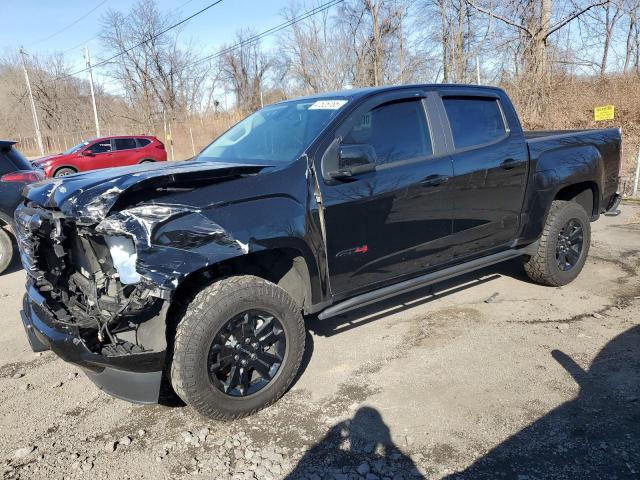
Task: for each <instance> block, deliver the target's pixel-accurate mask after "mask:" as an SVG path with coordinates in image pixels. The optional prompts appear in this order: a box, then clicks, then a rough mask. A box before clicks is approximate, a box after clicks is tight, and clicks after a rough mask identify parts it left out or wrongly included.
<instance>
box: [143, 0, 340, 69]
mask: <svg viewBox="0 0 640 480" xmlns="http://www.w3.org/2000/svg"><path fill="white" fill-rule="evenodd" d="M343 2H344V0H331V1H329V2H327V3H323V4H322V5H319V6H317V7H315V8H312V9H311V10H308V11H306V12H304V13H302V14H300V15H298V16H297V17H294V18H292V19H291V20H287V21H286V22H283V23H281V24H279V25H276V26H274V27H271V28H269V29H267V30H264V31H262V32H260V33H258V34H256V35H252V36H251V37H249V38H246V39H244V40H243V41H241V42H237V43H235V44H233V45H230V46H229V47H225V48H223V49H221V50H218V51H217V52H215V53H212V54H211V55H207V56H205V57H202V58H199V59H198V60H195V61H193V62H191V63H187V64H185V65H183V66H182V67H181V69H180V71H181V72H182V71H184V70H185V69H186V68H189V67H192V66H194V65H197V64H199V63H202V62H206V61H208V60H214V59H216V58H219V57H221V56H222V55H224V54H226V53H229V52H232V51H233V50H236V49H238V48H241V47H243V46H245V45H251V44H252V43H255V42H258V41H259V40H261V39H263V38H264V37H267V36H269V35H273V34H274V33H278V32H279V31H281V30H284V29H286V28H289V27H292V26H293V25H295V24H296V23H300V22H301V21H303V20H306V19H307V18H309V17H312V16H313V15H316V14H318V13H321V12H324V11H326V10H329V9H330V8H332V7H334V6H336V5H339V4H340V3H343ZM175 73H178V71H177V70H174V69H171V70H169V72H168V73H167V76H170V75H172V74H175ZM151 78H153V79H156V80H157V78H158V77H151Z"/></svg>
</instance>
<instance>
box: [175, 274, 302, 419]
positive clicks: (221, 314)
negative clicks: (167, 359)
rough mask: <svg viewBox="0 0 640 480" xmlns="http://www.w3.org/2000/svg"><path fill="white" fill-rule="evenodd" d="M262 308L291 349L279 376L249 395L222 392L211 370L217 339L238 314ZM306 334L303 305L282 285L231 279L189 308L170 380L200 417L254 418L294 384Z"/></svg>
mask: <svg viewBox="0 0 640 480" xmlns="http://www.w3.org/2000/svg"><path fill="white" fill-rule="evenodd" d="M249 309H260V310H264V311H267V312H270V313H272V314H273V315H275V316H276V317H277V318H278V320H279V322H280V324H281V325H282V327H283V330H284V333H285V338H286V351H285V355H284V359H283V361H282V364H281V365H280V367H279V370H278V372H277V374H276V375H275V377H274V378H273V379H272V380H271V381H270V382H269V383H268V384H267V385H266V386H264V387H263V388H262V389H261V390H259V391H257V392H255V393H253V394H252V395H248V396H246V397H231V396H229V395H226V394H225V393H223V392H222V391H220V390H219V389H218V388H216V387H215V386H214V385H213V384H212V382H211V380H210V378H209V373H208V370H207V355H208V353H209V349H210V347H211V344H212V342H213V339H214V337H215V336H216V335H217V333H218V332H219V331H220V330H221V329H222V328H223V326H224V325H225V324H226V323H227V322H228V321H229V320H230V319H231V318H233V317H234V316H236V315H238V314H240V313H242V312H244V311H246V310H249ZM305 337H306V331H305V327H304V321H303V318H302V314H301V309H300V307H299V306H298V305H297V304H296V302H295V301H294V300H293V299H292V298H291V296H290V295H289V294H288V293H287V292H285V291H284V290H283V289H282V288H280V287H278V286H277V285H275V284H273V283H271V282H269V281H267V280H264V279H262V278H259V277H254V276H250V275H242V276H234V277H227V278H224V279H222V280H219V281H217V282H215V283H213V284H211V285H209V286H207V287H206V288H204V289H203V290H201V291H200V292H199V293H198V294H196V296H195V297H194V298H193V300H192V301H191V302H190V303H189V304H188V305H187V307H186V309H185V310H184V313H183V314H182V317H181V318H180V319H179V323H178V325H177V327H176V335H175V341H174V345H173V358H172V361H171V366H170V372H169V374H170V379H171V384H172V386H173V389H174V390H175V392H176V393H177V394H178V396H179V397H180V398H181V399H182V400H183V401H184V402H185V403H186V404H187V405H190V406H191V407H193V408H194V409H195V410H196V411H197V412H199V413H200V414H202V415H204V416H206V417H209V418H213V419H218V420H234V419H237V418H240V417H245V416H248V415H252V414H253V413H255V412H257V411H258V410H261V409H263V408H265V407H267V406H269V405H271V404H272V403H274V402H275V401H276V400H278V399H279V398H280V397H281V396H282V395H283V394H284V393H285V392H286V391H287V389H288V388H289V387H290V386H291V383H292V382H293V380H294V378H295V377H296V374H297V372H298V369H299V368H300V364H301V362H302V357H303V354H304V349H305Z"/></svg>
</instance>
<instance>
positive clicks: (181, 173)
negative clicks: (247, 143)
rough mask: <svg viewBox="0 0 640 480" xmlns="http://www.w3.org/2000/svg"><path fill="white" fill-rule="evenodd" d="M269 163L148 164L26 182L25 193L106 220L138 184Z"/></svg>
mask: <svg viewBox="0 0 640 480" xmlns="http://www.w3.org/2000/svg"><path fill="white" fill-rule="evenodd" d="M266 167H267V166H266V165H256V164H250V163H247V164H240V163H218V162H211V161H198V160H193V161H184V162H170V163H165V162H163V163H162V164H157V163H148V164H142V165H136V166H132V167H120V168H109V169H103V170H94V171H91V172H86V173H79V174H75V175H70V176H67V177H61V178H55V179H51V180H46V181H43V182H38V183H33V184H30V185H27V186H26V187H25V188H24V190H23V195H24V196H25V197H26V198H27V199H28V200H30V201H32V202H35V203H37V204H39V205H41V206H43V207H47V208H57V209H59V210H60V211H62V213H64V214H65V215H66V216H69V217H75V218H76V220H77V221H78V222H80V223H87V224H93V223H98V222H100V221H101V220H103V219H104V218H105V217H106V216H107V215H108V213H109V211H110V210H111V208H112V207H113V205H114V204H115V202H116V201H117V199H118V198H119V197H120V196H121V195H123V194H124V193H125V192H126V191H128V190H131V189H132V188H134V187H136V188H138V187H150V188H158V187H163V186H175V185H176V184H178V183H183V186H184V185H185V184H187V185H188V183H189V181H190V180H193V181H197V182H202V181H206V180H218V179H224V178H225V177H228V178H229V179H232V178H236V177H237V176H239V175H250V174H256V173H259V172H260V171H261V170H263V169H264V168H266Z"/></svg>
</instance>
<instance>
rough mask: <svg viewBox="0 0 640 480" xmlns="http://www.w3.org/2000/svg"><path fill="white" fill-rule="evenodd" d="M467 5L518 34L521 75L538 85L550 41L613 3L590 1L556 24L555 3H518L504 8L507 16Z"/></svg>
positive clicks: (544, 70)
mask: <svg viewBox="0 0 640 480" xmlns="http://www.w3.org/2000/svg"><path fill="white" fill-rule="evenodd" d="M466 2H467V3H468V4H469V5H471V6H472V7H473V8H475V9H476V10H478V11H479V12H482V13H484V14H486V15H489V16H490V17H492V18H495V19H497V20H500V21H501V22H504V23H505V24H507V25H509V26H510V27H512V28H514V29H516V30H517V31H518V33H519V35H520V38H521V43H522V49H521V52H520V62H521V64H522V67H523V71H522V73H523V74H525V75H526V76H527V77H528V78H529V79H530V80H531V81H532V82H537V81H540V79H542V78H543V77H544V75H545V74H546V73H547V72H548V62H547V60H548V58H547V47H548V43H549V37H550V36H551V35H553V34H554V33H556V32H557V31H559V30H560V29H562V28H563V27H565V26H567V25H568V24H569V23H571V22H572V21H573V20H575V19H577V18H578V17H580V16H581V15H583V14H585V13H586V12H588V11H589V10H591V9H592V8H595V7H598V6H603V5H606V4H608V3H609V2H610V0H599V1H590V2H589V3H587V4H585V5H576V7H575V8H574V9H573V10H572V11H571V12H570V13H568V14H566V15H563V16H561V17H560V18H557V19H556V20H555V21H552V15H553V0H515V1H512V2H508V3H506V4H505V5H504V6H503V8H502V10H506V11H504V12H502V11H498V10H497V9H496V8H492V7H490V6H484V5H481V4H480V3H479V2H478V1H476V0H466Z"/></svg>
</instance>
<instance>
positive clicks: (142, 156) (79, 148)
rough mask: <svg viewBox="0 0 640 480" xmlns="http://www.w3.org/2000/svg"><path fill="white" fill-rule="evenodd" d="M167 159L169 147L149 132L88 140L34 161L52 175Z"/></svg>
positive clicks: (38, 166) (35, 165)
mask: <svg viewBox="0 0 640 480" xmlns="http://www.w3.org/2000/svg"><path fill="white" fill-rule="evenodd" d="M166 160H167V151H166V150H165V148H164V144H163V143H162V142H161V141H160V140H158V139H157V138H156V137H151V136H148V135H139V136H117V137H102V138H95V139H93V140H87V141H85V142H81V143H79V144H78V145H75V146H73V147H71V148H70V149H69V150H67V151H66V152H63V153H60V154H57V155H49V156H47V157H42V158H38V159H36V160H34V161H33V165H34V167H36V168H38V169H40V170H42V171H43V172H44V173H45V175H46V176H47V177H49V178H51V177H64V176H66V175H71V174H73V173H78V172H86V171H89V170H98V169H101V168H113V167H126V166H129V165H136V164H138V163H151V162H164V161H166Z"/></svg>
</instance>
